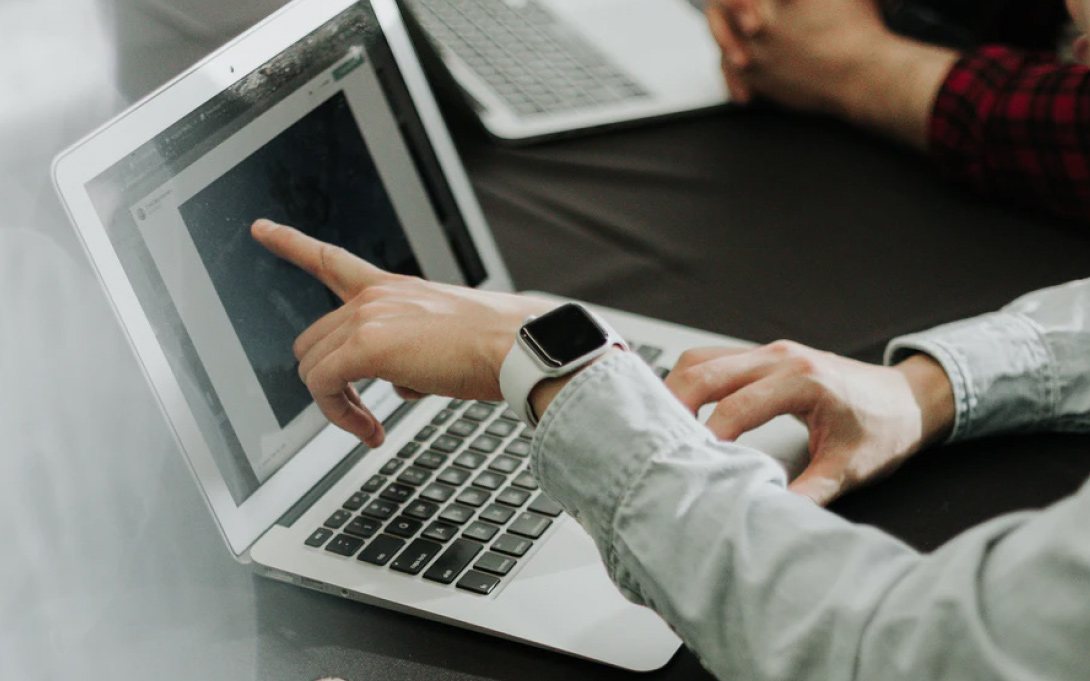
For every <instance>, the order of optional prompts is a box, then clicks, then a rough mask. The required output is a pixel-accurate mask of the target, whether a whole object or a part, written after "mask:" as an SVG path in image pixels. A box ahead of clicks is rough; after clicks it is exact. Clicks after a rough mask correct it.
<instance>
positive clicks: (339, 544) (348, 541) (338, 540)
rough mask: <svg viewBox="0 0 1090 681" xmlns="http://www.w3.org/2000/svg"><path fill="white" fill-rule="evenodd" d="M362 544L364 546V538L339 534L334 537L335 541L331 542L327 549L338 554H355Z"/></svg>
mask: <svg viewBox="0 0 1090 681" xmlns="http://www.w3.org/2000/svg"><path fill="white" fill-rule="evenodd" d="M361 546H363V540H362V539H360V538H359V537H350V536H348V535H347V534H338V535H337V536H336V537H334V538H333V541H331V542H329V544H328V545H327V546H326V547H325V550H326V551H329V552H330V553H335V554H337V555H338V556H354V555H355V554H356V551H359V550H360V547H361Z"/></svg>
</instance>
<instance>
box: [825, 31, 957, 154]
mask: <svg viewBox="0 0 1090 681" xmlns="http://www.w3.org/2000/svg"><path fill="white" fill-rule="evenodd" d="M861 48H862V49H858V50H856V54H857V57H856V58H855V59H854V60H853V61H854V64H852V65H850V66H849V68H847V69H846V75H845V77H844V78H843V79H842V80H841V82H840V84H839V87H838V88H837V92H836V93H835V95H834V99H835V101H836V105H837V108H838V112H837V113H838V114H839V115H840V116H841V117H842V118H844V119H846V120H848V121H850V122H852V123H854V124H856V125H860V126H862V127H867V128H871V129H873V130H876V131H878V132H881V133H884V134H886V135H889V136H891V137H894V138H896V139H899V140H901V141H903V142H907V143H908V144H910V145H912V146H914V147H916V148H918V149H921V150H924V149H926V148H927V144H928V130H929V128H930V121H931V114H932V111H933V109H934V106H935V100H936V98H937V97H938V93H939V90H940V89H941V88H942V84H943V82H944V81H945V80H946V76H947V75H948V74H949V72H950V69H951V68H953V66H954V64H955V63H956V62H957V60H958V57H959V55H958V53H957V52H956V51H954V50H951V49H948V48H945V47H938V46H935V45H928V44H924V43H920V42H917V41H915V40H911V39H909V38H904V37H902V36H899V35H896V34H894V33H892V32H891V31H889V30H888V29H885V28H884V27H883V28H882V29H881V30H880V31H876V32H875V34H874V35H872V36H870V38H869V39H867V40H864V41H863V44H862V46H861Z"/></svg>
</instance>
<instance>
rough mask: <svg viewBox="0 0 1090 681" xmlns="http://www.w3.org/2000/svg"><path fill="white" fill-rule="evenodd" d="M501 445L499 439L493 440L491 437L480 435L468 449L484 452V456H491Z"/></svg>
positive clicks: (501, 442)
mask: <svg viewBox="0 0 1090 681" xmlns="http://www.w3.org/2000/svg"><path fill="white" fill-rule="evenodd" d="M502 444H503V441H502V440H500V439H499V438H494V437H492V436H491V435H482V436H480V437H479V438H477V439H476V440H474V441H473V442H472V443H470V445H469V448H470V449H472V450H475V451H478V452H484V453H485V454H491V453H492V452H494V451H496V450H497V449H499V448H500V445H502Z"/></svg>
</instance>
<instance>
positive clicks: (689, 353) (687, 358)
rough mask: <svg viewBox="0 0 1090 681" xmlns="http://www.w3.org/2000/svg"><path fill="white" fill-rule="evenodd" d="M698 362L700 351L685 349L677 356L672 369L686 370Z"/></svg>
mask: <svg viewBox="0 0 1090 681" xmlns="http://www.w3.org/2000/svg"><path fill="white" fill-rule="evenodd" d="M699 363H700V353H699V352H698V351H697V350H695V349H690V350H686V351H685V352H683V353H681V356H680V357H678V360H677V364H675V365H674V370H675V371H677V370H679V369H680V370H681V371H682V372H685V371H688V370H689V369H691V368H692V367H694V366H696V365H697V364H699Z"/></svg>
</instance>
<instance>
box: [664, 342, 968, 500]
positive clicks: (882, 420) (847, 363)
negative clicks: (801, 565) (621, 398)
mask: <svg viewBox="0 0 1090 681" xmlns="http://www.w3.org/2000/svg"><path fill="white" fill-rule="evenodd" d="M666 385H667V387H669V388H670V390H672V391H673V392H674V394H675V395H676V396H677V397H678V398H679V399H680V400H681V402H682V403H683V404H685V406H687V407H688V408H689V409H690V410H692V411H693V413H694V414H695V413H696V411H697V410H698V409H699V408H700V407H701V406H703V405H705V404H710V403H713V402H714V403H717V404H716V407H715V411H714V412H713V414H712V416H711V417H710V418H709V419H708V422H707V426H708V428H709V429H710V430H711V431H712V432H713V433H715V435H716V436H717V437H719V438H720V439H723V440H734V439H736V438H738V436H740V435H742V434H743V433H746V432H748V431H750V430H753V429H754V428H756V427H758V426H760V425H763V424H764V423H767V422H768V421H770V420H772V419H773V418H775V417H776V416H779V415H781V414H791V415H794V416H795V417H797V418H799V419H800V420H801V421H803V422H804V423H805V424H806V426H807V428H808V429H809V431H810V455H811V459H810V463H809V465H808V466H807V467H806V469H805V470H804V471H803V472H802V474H801V475H799V477H798V478H796V479H795V480H794V481H793V482H792V483H791V485H790V489H791V490H792V491H794V492H796V493H798V494H802V495H804V496H807V497H809V498H811V499H813V500H814V501H815V502H816V503H818V504H822V505H824V504H828V503H829V502H830V501H832V500H833V499H835V498H836V497H838V496H840V495H841V494H843V493H844V492H847V491H848V490H850V489H852V488H853V487H856V486H858V485H860V484H862V483H864V482H866V481H868V480H871V479H874V478H876V477H878V476H881V475H883V474H886V473H889V472H890V471H892V470H893V469H895V468H896V467H897V466H898V465H900V463H901V462H903V461H904V460H905V459H906V458H908V457H909V456H911V455H912V454H913V453H915V452H916V451H918V450H919V449H920V448H921V447H923V446H924V445H925V444H929V443H931V442H934V441H937V440H939V439H941V438H942V437H944V436H945V434H946V433H947V432H949V430H950V427H951V426H952V423H953V414H954V406H953V396H952V391H951V388H950V384H949V381H948V380H947V379H946V374H945V373H943V371H942V368H941V367H940V366H939V365H938V364H937V363H936V362H935V361H934V360H932V359H930V358H929V357H926V356H924V355H917V356H914V357H911V358H909V359H908V360H907V361H905V362H903V363H902V364H900V365H898V366H897V367H892V368H889V367H880V366H874V365H871V364H864V363H862V362H856V361H854V360H850V359H845V358H843V357H838V356H836V355H832V354H829V353H825V352H819V351H817V350H813V349H811V348H807V347H805V346H802V345H798V344H796V343H791V342H787V341H779V342H776V343H772V344H771V345H766V346H763V347H760V348H755V349H753V350H736V349H726V348H700V349H695V350H690V351H689V352H686V353H685V354H684V355H683V356H682V357H681V360H680V361H679V362H678V364H677V366H676V367H675V368H674V370H673V371H671V372H670V375H669V376H667V377H666Z"/></svg>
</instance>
